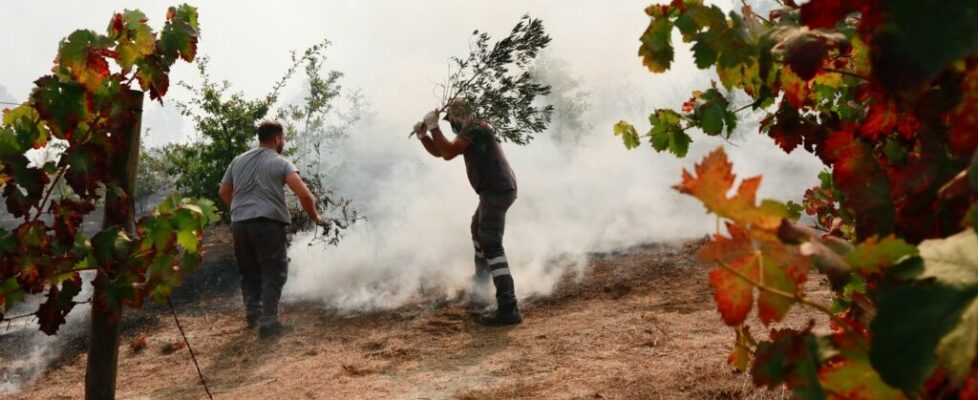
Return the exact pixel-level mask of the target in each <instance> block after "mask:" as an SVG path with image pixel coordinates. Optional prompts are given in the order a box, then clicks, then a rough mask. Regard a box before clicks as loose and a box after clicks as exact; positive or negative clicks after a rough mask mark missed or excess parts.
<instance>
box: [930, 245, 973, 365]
mask: <svg viewBox="0 0 978 400" xmlns="http://www.w3.org/2000/svg"><path fill="white" fill-rule="evenodd" d="M976 244H978V242H976ZM976 355H978V296H976V297H975V298H974V299H972V300H971V303H970V304H969V305H968V306H967V307H966V308H965V309H964V310H963V311H962V312H961V318H960V319H959V320H958V325H957V326H956V327H954V329H952V330H951V331H950V332H948V334H947V335H946V336H944V337H943V338H941V341H940V342H939V343H938V344H937V356H938V357H939V358H940V359H941V360H942V361H943V362H944V367H945V369H946V370H947V371H948V373H949V375H950V376H951V379H953V380H954V382H955V383H957V384H961V383H962V382H963V381H964V380H965V379H967V378H968V376H970V375H971V374H972V371H973V369H972V367H971V366H972V365H973V364H974V362H975V356H976Z"/></svg>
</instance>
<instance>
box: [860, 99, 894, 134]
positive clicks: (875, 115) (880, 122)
mask: <svg viewBox="0 0 978 400" xmlns="http://www.w3.org/2000/svg"><path fill="white" fill-rule="evenodd" d="M898 119H899V114H898V112H897V109H896V106H895V105H894V104H893V103H892V102H885V103H877V104H874V105H873V106H871V107H870V108H869V114H868V115H867V116H866V120H865V121H863V125H862V126H861V127H860V130H859V132H860V133H861V134H862V136H863V137H864V138H866V139H868V140H871V141H874V142H875V141H877V140H880V138H881V137H884V136H886V135H889V134H890V132H892V131H893V129H894V128H895V127H896V125H897V120H898Z"/></svg>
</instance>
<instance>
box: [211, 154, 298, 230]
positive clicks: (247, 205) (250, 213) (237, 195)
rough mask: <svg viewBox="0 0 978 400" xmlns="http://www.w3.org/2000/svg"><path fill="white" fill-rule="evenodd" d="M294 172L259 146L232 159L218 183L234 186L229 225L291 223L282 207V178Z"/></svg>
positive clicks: (283, 188) (287, 213)
mask: <svg viewBox="0 0 978 400" xmlns="http://www.w3.org/2000/svg"><path fill="white" fill-rule="evenodd" d="M298 171H299V170H298V169H296V167H295V165H292V162H290V161H289V160H286V159H285V157H282V156H281V155H280V154H278V153H277V152H275V151H274V150H272V149H266V148H263V147H259V148H256V149H252V150H248V151H247V152H245V153H243V154H241V155H239V156H237V157H235V158H234V160H233V161H231V165H229V166H228V170H227V172H225V173H224V179H223V180H222V181H221V183H223V184H226V185H231V186H234V195H233V197H232V200H231V222H239V221H247V220H249V219H255V218H268V219H273V220H276V221H281V222H283V223H286V224H289V223H291V222H292V219H291V218H290V217H289V209H288V207H287V206H286V205H285V177H286V176H288V175H290V174H292V173H293V172H298Z"/></svg>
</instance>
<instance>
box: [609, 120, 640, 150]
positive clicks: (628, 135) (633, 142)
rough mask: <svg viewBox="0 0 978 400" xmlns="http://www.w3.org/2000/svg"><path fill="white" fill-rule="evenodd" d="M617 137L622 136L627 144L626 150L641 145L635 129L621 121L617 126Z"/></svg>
mask: <svg viewBox="0 0 978 400" xmlns="http://www.w3.org/2000/svg"><path fill="white" fill-rule="evenodd" d="M615 136H621V140H622V141H623V142H624V143H625V148H627V149H629V150H631V149H634V148H636V147H638V145H639V144H641V142H640V140H639V138H638V132H636V131H635V127H634V126H632V124H629V123H628V122H625V121H619V122H618V123H617V124H615Z"/></svg>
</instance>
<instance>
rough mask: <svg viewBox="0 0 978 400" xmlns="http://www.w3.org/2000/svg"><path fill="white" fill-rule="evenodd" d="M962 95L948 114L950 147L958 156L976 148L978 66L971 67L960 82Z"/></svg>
mask: <svg viewBox="0 0 978 400" xmlns="http://www.w3.org/2000/svg"><path fill="white" fill-rule="evenodd" d="M961 86H962V87H961V90H962V93H963V94H964V96H963V97H962V98H961V102H960V103H958V106H957V107H955V109H954V111H952V112H951V114H950V117H949V119H950V121H949V122H950V132H949V134H950V142H951V149H952V150H953V151H954V153H955V154H956V155H958V156H959V157H962V158H964V157H970V156H971V155H972V154H974V153H975V150H978V68H972V69H971V70H970V71H968V73H967V74H966V75H965V77H964V80H963V82H962V83H961Z"/></svg>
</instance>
